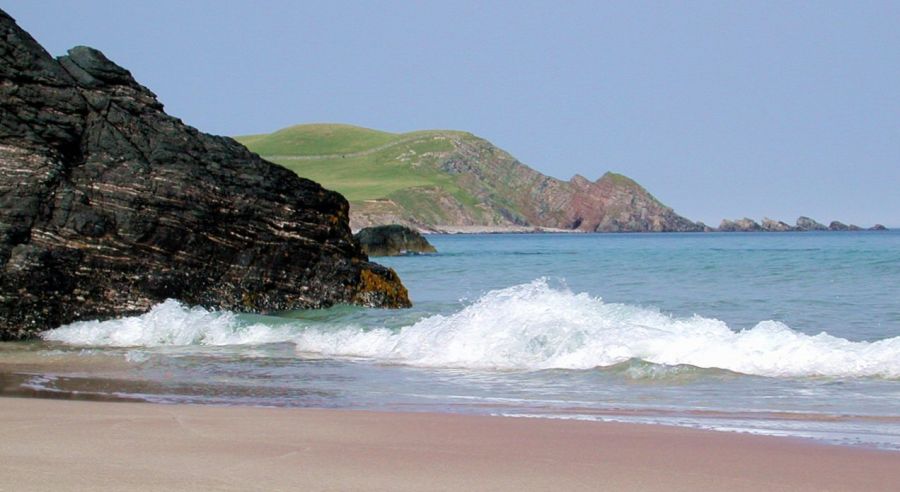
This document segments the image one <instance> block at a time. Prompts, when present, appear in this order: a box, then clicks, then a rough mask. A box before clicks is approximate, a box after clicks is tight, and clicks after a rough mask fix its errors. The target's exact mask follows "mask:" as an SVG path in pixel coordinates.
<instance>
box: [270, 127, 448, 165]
mask: <svg viewBox="0 0 900 492" xmlns="http://www.w3.org/2000/svg"><path fill="white" fill-rule="evenodd" d="M434 138H452V136H451V135H450V134H448V133H442V132H435V133H430V134H427V135H422V134H420V135H416V136H413V137H406V138H401V139H399V140H394V141H393V142H388V143H386V144H382V145H379V146H377V147H372V148H371V149H366V150H360V151H358V152H340V153H337V154H319V155H269V154H260V155H262V156H263V157H265V158H267V159H272V160H276V159H277V160H287V161H321V160H326V159H350V158H354V157H365V156H367V155H371V154H374V153H376V152H381V151H382V150H385V149H389V148H391V147H394V146H397V145H403V144H407V143H412V142H417V141H419V140H427V139H434Z"/></svg>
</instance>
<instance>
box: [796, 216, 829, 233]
mask: <svg viewBox="0 0 900 492" xmlns="http://www.w3.org/2000/svg"><path fill="white" fill-rule="evenodd" d="M797 230H798V231H827V230H828V228H827V227H825V225H824V224H820V223H818V222H816V221H814V220H812V219H810V218H809V217H805V216H801V217H798V218H797Z"/></svg>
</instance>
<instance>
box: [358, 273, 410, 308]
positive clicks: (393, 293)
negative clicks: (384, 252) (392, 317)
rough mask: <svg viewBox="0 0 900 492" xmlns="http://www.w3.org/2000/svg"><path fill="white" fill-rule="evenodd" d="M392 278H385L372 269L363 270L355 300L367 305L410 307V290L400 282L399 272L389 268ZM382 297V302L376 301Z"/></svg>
mask: <svg viewBox="0 0 900 492" xmlns="http://www.w3.org/2000/svg"><path fill="white" fill-rule="evenodd" d="M388 271H389V272H390V278H384V277H382V276H381V275H378V274H377V273H374V272H372V271H371V270H363V271H361V272H360V274H359V286H358V287H359V288H358V290H357V291H356V296H355V297H354V300H355V301H356V302H358V303H360V304H363V305H367V306H374V305H381V306H384V307H392V308H401V307H410V306H412V303H411V302H410V301H409V292H408V291H407V290H406V287H404V286H403V284H402V283H401V282H400V279H399V278H398V277H397V273H396V272H394V270H393V269H388ZM378 299H381V300H382V302H376V301H377V300H378Z"/></svg>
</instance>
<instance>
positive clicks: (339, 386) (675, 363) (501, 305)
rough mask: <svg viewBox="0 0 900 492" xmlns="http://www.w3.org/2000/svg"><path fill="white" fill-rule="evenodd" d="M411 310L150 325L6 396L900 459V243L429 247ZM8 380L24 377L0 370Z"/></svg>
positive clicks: (551, 242) (455, 243) (18, 365)
mask: <svg viewBox="0 0 900 492" xmlns="http://www.w3.org/2000/svg"><path fill="white" fill-rule="evenodd" d="M429 240H430V241H431V242H432V243H433V244H434V245H435V246H436V247H437V249H438V251H439V253H438V254H434V255H420V256H404V257H395V258H380V259H378V261H380V262H381V263H384V264H386V265H388V266H391V267H393V268H394V269H396V270H397V272H398V273H399V274H400V276H401V278H402V279H403V281H404V283H405V284H406V286H407V287H408V288H409V291H410V295H411V297H412V299H413V302H414V303H415V307H414V308H413V309H410V310H402V311H394V310H377V309H363V308H358V307H351V306H338V307H335V308H332V309H327V310H319V311H298V312H290V313H283V314H281V315H279V316H258V315H239V314H234V313H229V312H213V311H207V310H205V309H202V308H191V307H188V306H184V305H181V304H179V303H178V302H176V301H171V300H170V301H167V302H165V303H162V304H160V305H158V306H156V307H155V308H154V309H153V310H152V311H150V312H149V313H147V314H145V315H142V316H137V317H131V318H123V319H119V320H111V321H105V322H79V323H74V324H71V325H67V326H63V327H60V328H58V329H55V330H51V331H49V332H46V333H45V334H44V341H42V342H36V343H28V344H5V345H4V346H3V347H2V350H0V361H3V360H4V359H5V360H7V361H13V362H15V364H7V365H6V366H3V367H6V369H5V371H6V372H5V376H2V377H3V378H5V380H6V382H5V383H3V382H2V381H0V383H2V384H0V386H5V388H6V392H11V391H12V392H15V391H21V392H26V393H28V394H34V395H39V396H57V397H82V398H94V397H96V398H121V399H137V400H146V401H154V402H167V403H200V404H216V405H235V404H240V405H264V406H298V407H329V408H352V409H370V410H401V411H436V412H461V413H476V414H492V415H508V416H518V417H537V418H568V419H583V420H603V421H622V422H639V423H657V424H669V425H682V426H690V427H699V428H706V429H718V430H727V431H737V432H751V433H759V434H771V435H787V436H797V437H808V438H813V439H819V440H822V441H825V442H829V443H836V444H851V445H864V446H874V447H880V448H885V449H898V450H900V231H889V232H855V233H854V232H851V233H773V234H767V233H752V234H741V233H708V234H540V235H514V234H513V235H457V236H430V237H429ZM10 367H12V368H13V369H9V368H10Z"/></svg>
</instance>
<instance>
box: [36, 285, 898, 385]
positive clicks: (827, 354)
mask: <svg viewBox="0 0 900 492" xmlns="http://www.w3.org/2000/svg"><path fill="white" fill-rule="evenodd" d="M44 337H45V338H46V339H48V340H57V341H62V342H67V343H73V344H80V345H114V346H126V345H131V346H134V345H144V346H156V345H188V344H204V345H227V344H254V343H271V342H279V341H291V342H293V343H295V344H296V346H297V350H298V351H300V352H313V353H319V354H323V355H329V356H352V357H367V358H372V359H376V360H380V361H386V362H395V363H402V364H410V365H417V366H429V367H459V368H475V369H500V370H542V369H592V368H595V367H608V366H613V365H615V364H619V363H622V362H625V361H629V360H632V359H638V360H643V361H647V362H650V363H653V364H661V365H667V366H678V365H691V366H696V367H700V368H718V369H725V370H730V371H734V372H740V373H744V374H752V375H761V376H833V377H863V376H875V377H888V378H897V377H900V337H895V338H890V339H886V340H881V341H877V342H852V341H849V340H845V339H843V338H838V337H834V336H831V335H828V334H827V333H824V332H823V333H820V334H818V335H814V336H810V335H806V334H804V333H800V332H797V331H795V330H792V329H791V328H789V327H788V326H786V325H785V324H783V323H780V322H776V321H763V322H760V323H759V324H757V325H756V326H755V327H753V328H751V329H748V330H743V331H739V332H736V331H733V330H731V329H730V328H729V327H728V326H727V325H726V324H725V323H724V322H722V321H720V320H717V319H712V318H704V317H702V316H696V315H695V316H692V317H689V318H675V317H672V316H669V315H666V314H663V313H660V312H659V311H656V310H653V309H648V308H643V307H638V306H630V305H625V304H614V303H606V302H603V300H602V299H600V298H597V297H592V296H590V295H588V294H584V293H580V294H576V293H573V292H571V291H570V290H568V289H566V288H562V287H552V286H550V285H549V283H548V282H547V280H546V279H538V280H535V281H532V282H530V283H527V284H522V285H517V286H513V287H509V288H505V289H500V290H495V291H491V292H488V293H487V294H485V295H484V296H482V297H481V298H480V299H478V300H477V301H476V302H474V303H473V304H471V305H469V306H467V307H465V308H463V309H461V310H460V311H458V312H456V313H453V314H450V315H434V316H430V317H426V318H423V319H422V320H420V321H418V322H417V323H415V324H413V325H410V326H406V327H403V328H401V329H399V330H390V329H386V328H376V329H371V330H366V329H362V328H359V327H334V326H318V325H317V326H302V325H299V324H294V325H291V326H268V325H265V324H255V325H246V326H245V325H242V324H241V323H240V322H239V320H238V319H237V318H236V317H235V315H234V314H232V313H227V312H226V313H213V312H209V311H206V310H204V309H201V308H192V309H188V308H185V307H184V306H182V305H180V304H178V303H177V302H175V301H166V302H165V303H163V304H160V305H158V306H156V307H155V308H153V310H151V311H150V312H148V313H146V314H144V315H142V316H137V317H131V318H123V319H120V320H113V321H106V322H80V323H73V324H71V325H67V326H64V327H61V328H58V329H56V330H51V331H49V332H46V333H45V334H44Z"/></svg>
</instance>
